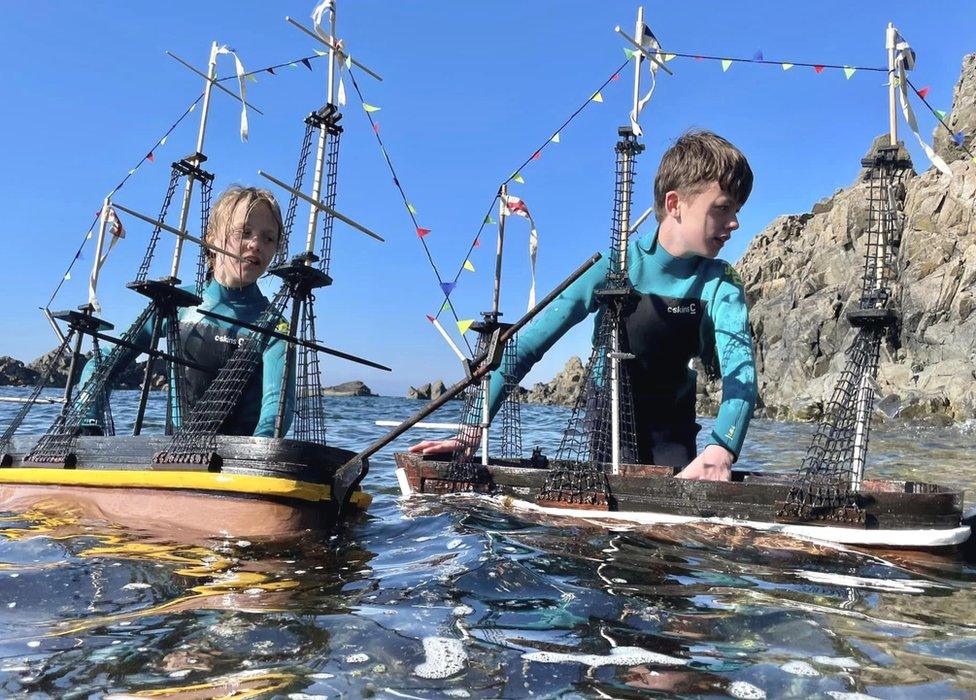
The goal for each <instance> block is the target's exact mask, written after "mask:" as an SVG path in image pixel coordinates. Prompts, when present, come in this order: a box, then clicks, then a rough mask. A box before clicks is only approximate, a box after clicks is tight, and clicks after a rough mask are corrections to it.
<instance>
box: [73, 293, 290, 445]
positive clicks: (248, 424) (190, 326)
mask: <svg viewBox="0 0 976 700" xmlns="http://www.w3.org/2000/svg"><path fill="white" fill-rule="evenodd" d="M201 296H202V297H203V302H202V303H201V304H200V305H199V306H194V307H188V308H183V309H180V311H179V320H180V338H181V340H182V342H183V350H184V353H185V356H186V359H187V360H189V361H191V362H194V363H196V364H198V365H202V366H204V367H207V368H209V369H211V370H212V371H211V372H202V371H200V370H197V369H194V368H191V367H187V368H186V387H187V405H189V406H190V407H191V410H192V406H193V405H194V404H195V403H196V401H197V400H198V399H199V398H200V397H201V396H202V395H203V393H204V391H206V389H207V387H208V386H209V385H210V383H211V382H212V381H213V379H214V377H215V376H216V370H218V369H220V368H221V367H223V366H224V364H225V363H226V362H227V360H228V359H229V358H230V356H231V353H232V352H233V351H234V349H235V348H236V347H237V344H238V337H239V336H241V339H242V340H243V336H244V335H247V334H250V333H251V331H250V330H247V329H245V328H241V327H240V326H236V325H233V324H230V323H226V322H224V321H221V320H217V319H214V318H209V317H207V316H204V315H203V314H201V313H200V312H199V311H198V309H203V310H205V311H213V312H215V313H219V314H221V315H223V316H229V317H231V318H235V319H239V320H241V321H243V322H245V323H254V322H255V321H256V320H257V319H258V317H259V316H260V315H261V314H262V312H264V310H265V309H266V308H267V307H268V304H269V302H268V300H267V299H266V298H265V296H264V295H263V294H262V293H261V291H260V290H259V289H258V285H257V284H252V285H249V286H247V287H244V288H243V289H232V288H228V287H224V286H223V285H221V284H219V283H218V282H217V281H216V280H211V281H210V283H209V284H208V285H207V287H206V288H205V289H204V290H203V294H202V295H201ZM152 324H153V318H152V317H150V318H149V319H148V320H147V321H146V323H145V324H144V325H143V327H142V328H141V329H140V330H139V332H138V333H137V334H136V337H135V340H134V341H133V342H134V343H135V344H136V345H139V346H140V347H148V346H149V341H150V339H151V333H152ZM160 337H165V328H164V329H163V332H162V333H160ZM162 345H165V342H163V343H162ZM286 346H287V343H286V342H285V341H283V340H279V339H277V338H274V339H272V340H271V341H270V342H269V343H268V345H267V347H266V348H265V350H264V352H263V354H262V356H261V367H260V368H259V369H258V371H257V372H255V376H253V377H251V379H250V381H249V382H248V383H247V385H246V387H245V389H244V393H243V395H242V396H241V399H240V400H239V401H238V402H237V406H235V408H234V410H233V411H231V414H230V416H229V417H228V419H227V420H226V421H225V422H224V424H223V425H222V426H221V429H220V433H221V434H223V435H255V436H262V437H271V436H273V435H274V424H275V416H276V415H277V413H278V397H279V394H280V391H281V380H282V368H283V366H284V362H285V350H286ZM161 349H164V350H165V348H164V347H163V348H161ZM136 355H137V353H136V352H135V351H133V352H132V353H131V354H130V355H129V356H127V357H123V358H122V361H121V362H119V364H118V366H117V369H116V372H117V373H118V372H121V371H122V370H123V369H124V368H125V367H126V366H128V365H129V363H131V362H132V360H134V359H135V357H136ZM93 364H94V363H91V362H89V363H88V364H87V365H86V366H85V371H84V372H83V373H82V375H81V378H80V379H79V386H83V385H84V383H85V381H86V380H87V379H88V377H89V375H90V374H91V373H92V371H93V370H94V368H93ZM292 370H293V371H292V372H291V373H290V375H291V377H292V378H293V379H292V381H291V383H290V386H289V388H288V396H287V402H286V407H285V430H287V429H288V427H289V426H290V424H291V419H292V414H293V412H294V405H295V382H294V376H295V373H294V367H293V368H292ZM109 385H111V380H110V382H109ZM170 401H171V404H172V401H173V394H172V392H171V393H170ZM170 412H171V415H175V412H176V411H175V406H173V405H171V406H170Z"/></svg>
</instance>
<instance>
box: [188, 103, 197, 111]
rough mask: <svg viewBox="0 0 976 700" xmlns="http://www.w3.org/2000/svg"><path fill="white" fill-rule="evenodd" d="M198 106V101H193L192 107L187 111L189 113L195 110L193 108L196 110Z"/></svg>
mask: <svg viewBox="0 0 976 700" xmlns="http://www.w3.org/2000/svg"><path fill="white" fill-rule="evenodd" d="M196 108H197V103H196V102H194V103H193V104H192V105H190V109H189V110H188V112H187V113H189V112H192V111H193V110H195V109H196Z"/></svg>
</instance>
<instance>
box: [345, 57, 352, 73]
mask: <svg viewBox="0 0 976 700" xmlns="http://www.w3.org/2000/svg"><path fill="white" fill-rule="evenodd" d="M350 68H352V56H346V70H349V69H350Z"/></svg>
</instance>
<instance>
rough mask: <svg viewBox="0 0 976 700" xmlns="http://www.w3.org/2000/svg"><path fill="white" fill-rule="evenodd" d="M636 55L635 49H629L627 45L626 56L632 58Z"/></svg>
mask: <svg viewBox="0 0 976 700" xmlns="http://www.w3.org/2000/svg"><path fill="white" fill-rule="evenodd" d="M636 55H637V52H636V51H634V50H633V49H628V48H627V47H626V46H625V47H624V56H626V57H627V59H628V60H630V59H631V58H633V57H634V56H636Z"/></svg>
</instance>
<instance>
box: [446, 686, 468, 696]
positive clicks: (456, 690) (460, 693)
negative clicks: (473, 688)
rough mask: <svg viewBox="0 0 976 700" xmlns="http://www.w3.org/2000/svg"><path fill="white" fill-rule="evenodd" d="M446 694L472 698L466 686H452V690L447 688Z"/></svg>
mask: <svg viewBox="0 0 976 700" xmlns="http://www.w3.org/2000/svg"><path fill="white" fill-rule="evenodd" d="M444 695H449V696H450V697H452V698H470V697H471V693H469V692H468V691H466V690H465V689H464V688H451V689H450V690H445V691H444Z"/></svg>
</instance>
